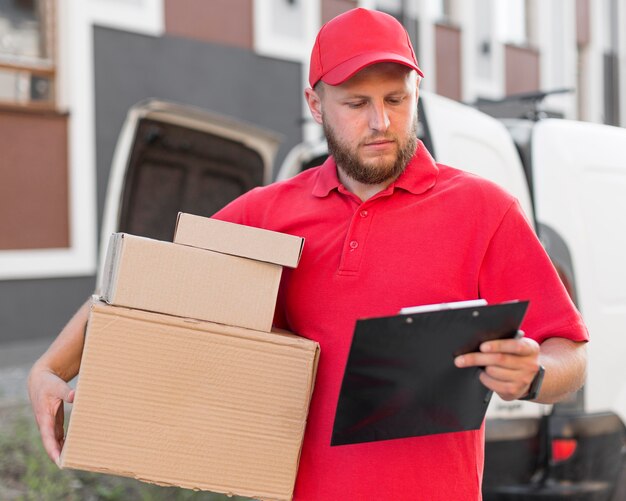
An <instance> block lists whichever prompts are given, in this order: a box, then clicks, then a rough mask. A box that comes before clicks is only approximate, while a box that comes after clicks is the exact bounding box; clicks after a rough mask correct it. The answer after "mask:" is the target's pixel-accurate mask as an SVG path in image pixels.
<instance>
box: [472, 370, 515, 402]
mask: <svg viewBox="0 0 626 501" xmlns="http://www.w3.org/2000/svg"><path fill="white" fill-rule="evenodd" d="M479 379H480V382H481V383H482V384H483V385H485V386H486V387H487V388H488V389H490V390H491V391H493V392H495V393H497V394H498V395H499V396H500V397H501V398H502V399H503V400H515V399H516V398H517V397H518V396H519V395H521V394H523V393H524V386H523V385H522V384H521V383H520V382H519V381H500V380H499V379H495V378H493V377H491V376H490V375H489V374H487V373H486V372H485V371H481V372H480V374H479Z"/></svg>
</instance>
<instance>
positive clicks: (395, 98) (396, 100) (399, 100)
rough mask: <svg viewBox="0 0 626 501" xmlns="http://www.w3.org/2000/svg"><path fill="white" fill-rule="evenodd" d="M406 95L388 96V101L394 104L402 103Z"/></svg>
mask: <svg viewBox="0 0 626 501" xmlns="http://www.w3.org/2000/svg"><path fill="white" fill-rule="evenodd" d="M403 101H404V96H390V97H388V98H387V102H388V103H389V104H392V105H397V104H402V102H403Z"/></svg>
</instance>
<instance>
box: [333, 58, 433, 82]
mask: <svg viewBox="0 0 626 501" xmlns="http://www.w3.org/2000/svg"><path fill="white" fill-rule="evenodd" d="M377 63H398V64H402V65H403V66H408V67H409V68H411V69H413V70H415V71H417V73H418V74H419V76H421V77H423V76H424V74H423V73H422V70H420V69H419V66H417V64H415V61H413V60H411V59H408V58H406V57H403V56H400V55H398V54H394V53H393V52H369V53H367V54H361V55H359V56H355V57H353V58H351V59H348V60H347V61H345V62H343V63H341V64H340V65H338V66H335V67H334V68H333V69H332V70H330V71H328V72H327V73H326V74H324V75H323V76H322V78H321V79H320V80H321V81H322V82H324V83H326V84H328V85H339V84H342V83H343V82H345V81H346V80H348V79H349V78H351V77H353V76H354V75H355V74H356V73H358V72H359V71H361V70H362V69H363V68H366V67H367V66H371V65H372V64H377Z"/></svg>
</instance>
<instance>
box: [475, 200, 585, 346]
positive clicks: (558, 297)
mask: <svg viewBox="0 0 626 501" xmlns="http://www.w3.org/2000/svg"><path fill="white" fill-rule="evenodd" d="M479 291H480V296H481V297H483V298H485V299H486V300H487V301H488V302H489V303H497V302H501V301H510V300H515V299H519V300H529V301H530V304H529V308H528V312H527V314H526V317H525V319H524V322H523V323H522V326H521V328H522V330H524V332H525V333H526V335H527V336H528V337H530V338H532V339H534V340H536V341H537V342H542V341H544V340H545V339H547V338H549V337H563V338H567V339H571V340H572V341H587V340H588V339H589V335H588V333H587V329H586V327H585V325H584V322H583V320H582V317H581V315H580V313H579V312H578V311H577V309H576V307H575V306H574V304H573V303H572V301H571V299H570V297H569V295H568V293H567V291H566V289H565V287H564V286H563V284H562V282H561V280H560V279H559V277H558V274H557V272H556V270H555V268H554V266H553V264H552V262H551V260H550V258H549V257H548V255H547V253H546V251H545V250H544V248H543V246H542V245H541V243H540V242H539V239H538V238H537V236H536V234H535V232H534V231H533V229H532V227H531V226H530V225H529V223H528V221H527V220H526V217H525V216H524V214H523V212H522V209H521V207H520V206H519V203H518V202H517V201H515V202H513V203H512V205H511V206H510V207H509V209H508V210H507V211H506V212H505V214H504V216H503V218H502V220H501V222H500V224H499V226H498V227H497V229H496V231H495V232H494V234H493V237H492V239H491V241H490V242H489V245H488V247H487V251H486V252H485V255H484V258H483V261H482V264H481V269H480V273H479Z"/></svg>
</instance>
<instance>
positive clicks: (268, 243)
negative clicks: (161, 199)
mask: <svg viewBox="0 0 626 501" xmlns="http://www.w3.org/2000/svg"><path fill="white" fill-rule="evenodd" d="M174 242H176V243H177V244H183V245H191V246H192V247H199V248H202V249H208V250H212V251H215V252H221V253H224V254H232V255H233V256H241V257H247V258H249V259H256V260H258V261H264V262H266V263H273V264H279V265H281V266H287V267H288V268H295V267H297V266H298V262H299V261H300V256H301V254H302V247H303V245H304V238H302V237H296V236H293V235H288V234H286V233H278V232H276V231H270V230H264V229H261V228H255V227H253V226H245V225H242V224H234V223H228V222H225V221H219V220H218V219H211V218H208V217H201V216H194V215H193V214H185V213H184V212H179V213H178V220H177V222H176V231H175V233H174Z"/></svg>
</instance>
